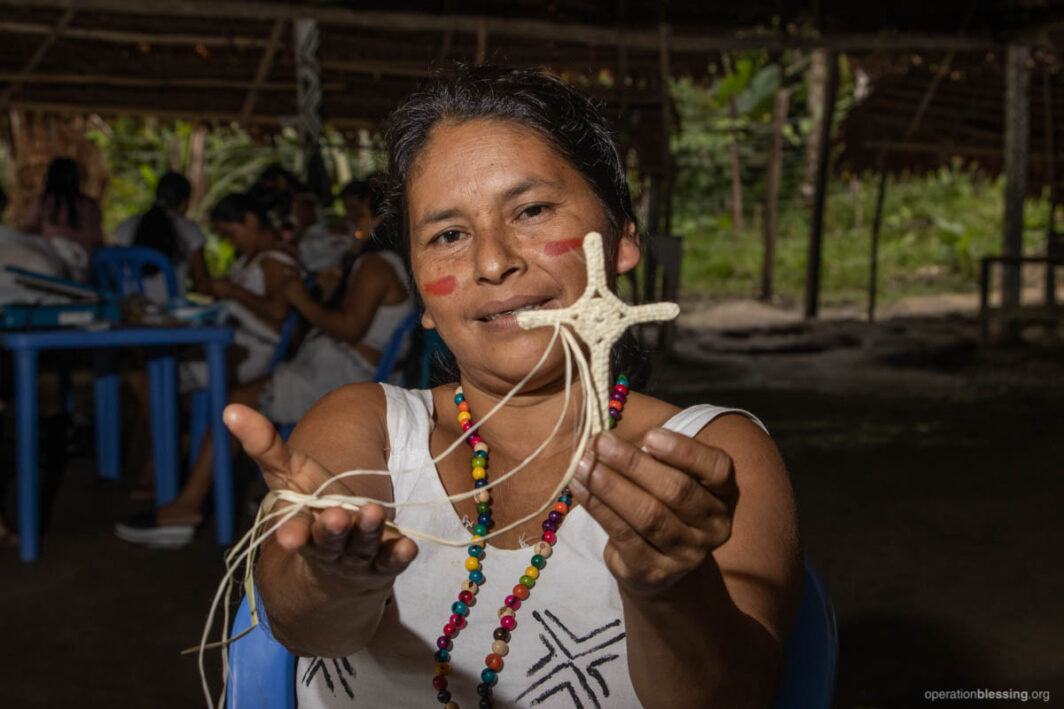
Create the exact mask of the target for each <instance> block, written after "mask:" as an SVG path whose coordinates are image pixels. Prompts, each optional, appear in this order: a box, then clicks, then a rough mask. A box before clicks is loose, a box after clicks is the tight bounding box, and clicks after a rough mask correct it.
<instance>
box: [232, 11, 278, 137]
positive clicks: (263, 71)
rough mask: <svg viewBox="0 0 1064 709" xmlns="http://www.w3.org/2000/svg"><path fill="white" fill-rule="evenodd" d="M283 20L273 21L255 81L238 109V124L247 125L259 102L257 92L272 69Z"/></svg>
mask: <svg viewBox="0 0 1064 709" xmlns="http://www.w3.org/2000/svg"><path fill="white" fill-rule="evenodd" d="M284 23H285V21H284V20H274V21H273V29H272V30H271V31H270V42H269V44H267V45H266V50H265V51H263V53H262V59H260V60H259V67H258V69H257V70H256V71H255V81H254V84H253V85H252V87H251V89H250V90H248V95H247V97H246V98H245V99H244V106H243V108H241V109H240V122H241V123H247V122H248V119H249V118H251V112H252V111H254V110H255V104H256V103H257V102H258V100H259V90H260V88H262V87H263V86H265V84H266V77H267V76H268V75H269V73H270V69H271V68H273V56H274V54H276V53H277V46H278V45H279V44H280V43H281V30H283V29H284Z"/></svg>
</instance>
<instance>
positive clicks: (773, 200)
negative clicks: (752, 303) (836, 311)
mask: <svg viewBox="0 0 1064 709" xmlns="http://www.w3.org/2000/svg"><path fill="white" fill-rule="evenodd" d="M790 98H791V95H790V92H789V91H787V89H784V88H780V89H776V103H775V105H774V107H773V109H772V126H771V128H770V134H771V138H770V143H769V153H768V184H766V186H765V257H764V261H763V263H762V265H761V300H765V301H770V300H772V292H773V282H774V281H775V272H776V231H777V229H778V225H779V196H780V176H781V175H782V174H783V125H784V124H785V123H786V122H787V109H788V108H789V106H790Z"/></svg>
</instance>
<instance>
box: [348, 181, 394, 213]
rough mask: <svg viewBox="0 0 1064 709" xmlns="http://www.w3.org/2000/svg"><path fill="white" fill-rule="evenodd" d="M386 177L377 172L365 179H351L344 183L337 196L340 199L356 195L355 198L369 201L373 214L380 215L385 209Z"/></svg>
mask: <svg viewBox="0 0 1064 709" xmlns="http://www.w3.org/2000/svg"><path fill="white" fill-rule="evenodd" d="M384 179H385V178H384V175H381V174H377V173H375V174H373V175H370V176H369V177H367V178H366V179H364V180H351V181H350V182H348V183H347V184H346V185H344V187H343V189H341V190H340V194H339V195H337V196H338V197H340V199H343V198H344V197H354V198H355V199H360V200H365V201H368V202H369V209H370V211H371V212H373V216H375V217H377V216H380V215H381V213H382V212H383V211H384V203H385V189H386V188H385V184H384Z"/></svg>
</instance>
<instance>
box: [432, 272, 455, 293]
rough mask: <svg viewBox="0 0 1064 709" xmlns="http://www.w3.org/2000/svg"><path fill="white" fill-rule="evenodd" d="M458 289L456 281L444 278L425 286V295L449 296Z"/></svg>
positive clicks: (453, 278) (452, 277) (450, 277)
mask: <svg viewBox="0 0 1064 709" xmlns="http://www.w3.org/2000/svg"><path fill="white" fill-rule="evenodd" d="M457 287H458V279H457V278H455V277H454V276H444V277H443V278H440V279H439V280H436V281H433V282H432V283H426V284H425V294H426V295H450V294H451V293H454V289H455V288H457Z"/></svg>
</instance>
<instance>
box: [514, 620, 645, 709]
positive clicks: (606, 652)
mask: <svg viewBox="0 0 1064 709" xmlns="http://www.w3.org/2000/svg"><path fill="white" fill-rule="evenodd" d="M532 618H533V619H534V620H535V621H536V622H537V623H539V625H540V626H541V629H542V632H540V634H539V641H540V643H542V644H543V648H544V651H545V653H544V655H543V656H542V657H541V658H540V659H538V660H536V661H535V662H534V663H533V664H532V666H531V667H529V668H528V670H527V671H526V672H525V675H526V676H527V677H528V678H530V679H531V680H532V683H531V684H530V685H529V686H528V688H527V689H525V690H524V691H523V692H521V694H519V695H517V701H518V702H520V701H521V700H523V699H527V700H528V702H529V706H536V705H538V704H542V703H543V702H546V701H547V700H548V699H550V698H551V697H556V695H561V696H557V697H556V699H560V698H562V697H564V696H565V695H568V696H569V698H570V699H571V700H572V704H571V705H570V706H573V707H575V709H584V707H585V706H593V707H596V708H597V707H601V706H602V704H601V703H600V699H606V698H607V697H609V696H610V687H609V685H608V684H607V683H606V679H605V678H604V677H603V676H602V673H601V672H599V668H600V667H602V666H603V665H605V664H607V663H609V662H613V661H614V660H617V659H623V658H622V657H621V654H620V653H619V652H613V651H611V649H617V650H620V651H623V649H624V648H614V646H616V645H617V643H620V642H622V641H623V640H624V636H625V631H624V626H623V625H622V624H621V619H620V618H614V619H613V620H611V621H610V622H608V623H606V624H605V625H600V626H599V627H597V628H594V629H592V630H590V631H588V632H586V633H585V634H583V635H577V634H576V633H575V632H573V630H572V629H571V628H570V624H567V623H565V622H562V620H561V619H559V618H558V617H557V616H556V615H554V613H552V612H551V611H549V610H546V609H545V610H544V611H543V613H542V614H540V612H539V611H532ZM585 701H586V702H587V704H585ZM551 706H559V705H558V704H557V702H556V701H555V702H552V703H551ZM561 706H564V700H563V704H562V705H561Z"/></svg>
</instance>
